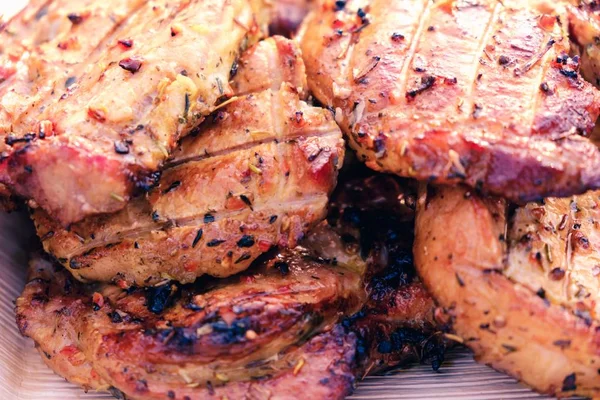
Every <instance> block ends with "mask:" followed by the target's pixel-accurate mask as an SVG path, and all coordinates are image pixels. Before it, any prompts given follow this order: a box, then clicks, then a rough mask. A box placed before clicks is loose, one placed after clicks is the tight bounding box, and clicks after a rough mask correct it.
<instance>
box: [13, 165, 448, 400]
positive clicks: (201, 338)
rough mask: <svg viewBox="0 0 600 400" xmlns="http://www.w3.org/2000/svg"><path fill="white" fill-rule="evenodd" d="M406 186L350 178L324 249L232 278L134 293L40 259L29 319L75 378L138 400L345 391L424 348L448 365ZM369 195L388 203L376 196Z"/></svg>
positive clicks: (322, 232) (323, 395) (33, 332)
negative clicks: (417, 266) (417, 257)
mask: <svg viewBox="0 0 600 400" xmlns="http://www.w3.org/2000/svg"><path fill="white" fill-rule="evenodd" d="M365 189H368V190H365ZM404 190H405V188H404V187H403V186H401V185H400V184H399V182H398V181H395V180H394V179H390V178H387V177H382V178H378V177H376V178H368V179H366V180H364V179H355V180H354V181H351V182H347V183H346V184H344V185H342V187H341V188H340V190H339V191H338V194H337V195H336V196H335V197H336V198H335V200H334V204H335V205H334V206H333V207H332V214H331V218H330V221H331V224H332V226H327V225H326V224H324V225H322V226H320V227H319V229H318V231H316V232H314V233H313V234H312V235H311V236H310V240H309V242H307V243H306V245H307V246H308V248H309V249H312V250H307V249H303V248H298V249H295V250H288V251H284V252H279V253H275V254H270V255H269V256H268V257H265V258H264V259H263V260H262V261H259V262H257V263H256V264H255V265H254V266H253V268H252V269H251V270H248V271H247V272H245V273H243V274H241V275H239V276H236V277H231V278H228V279H225V280H215V279H210V280H207V279H203V280H199V281H198V282H196V283H195V284H189V285H183V286H181V285H176V284H172V283H168V284H165V285H161V286H155V287H151V288H146V289H129V290H123V289H121V288H119V287H118V286H115V285H97V284H96V285H84V284H82V283H80V282H77V281H74V280H73V279H72V276H71V275H70V274H69V273H68V272H67V271H65V270H64V269H62V268H61V267H58V266H57V265H56V264H52V262H50V261H47V260H45V259H44V258H40V257H34V258H33V260H32V262H31V268H30V276H29V283H28V284H27V286H26V288H25V290H24V292H23V294H22V296H21V297H20V298H19V299H18V300H17V321H18V323H19V327H20V329H21V332H22V333H23V334H24V335H26V336H29V337H31V338H32V339H33V340H34V341H35V342H36V345H37V348H38V350H39V351H40V354H41V356H42V358H43V359H44V361H45V362H46V363H47V364H48V365H49V366H50V367H51V368H52V369H53V370H54V371H56V372H57V373H58V374H60V375H61V376H63V377H65V378H66V379H68V380H69V381H70V382H73V383H75V384H78V385H80V386H82V387H84V388H85V389H88V390H90V389H91V390H101V391H109V392H111V393H112V394H114V395H115V396H117V397H126V398H131V399H164V398H177V399H186V398H189V399H201V398H205V397H208V396H215V397H216V398H223V397H227V398H232V399H234V398H242V397H244V396H246V395H251V396H254V397H256V398H272V399H292V398H296V397H297V393H298V392H299V391H300V390H301V391H302V392H303V393H305V394H307V395H309V396H311V397H312V398H315V399H342V398H344V397H345V396H346V395H348V394H350V393H351V392H352V391H353V389H354V386H355V384H356V382H357V381H358V379H360V378H362V377H363V376H364V375H365V374H366V373H369V372H375V371H380V370H382V369H385V368H388V367H391V366H394V365H398V364H400V363H404V362H407V361H409V360H415V359H416V360H421V359H423V360H425V359H429V360H431V361H432V362H433V363H434V367H439V362H440V361H441V360H443V351H444V342H443V340H442V338H441V336H440V335H438V334H437V332H436V323H435V322H434V320H433V314H434V310H433V301H432V299H431V298H430V297H429V296H428V295H427V293H426V292H425V291H424V290H423V288H422V285H421V284H420V283H419V282H418V280H416V279H415V278H414V271H413V270H412V264H411V259H410V257H409V254H410V247H411V238H412V229H411V227H412V223H411V218H412V210H411V209H410V208H408V207H405V206H403V205H401V204H400V202H399V201H398V196H400V195H402V194H403V192H404ZM369 193H371V194H372V195H374V196H375V197H376V199H378V200H380V201H381V202H379V203H372V202H368V203H366V202H364V199H366V198H369ZM394 202H396V204H395V205H394V208H393V209H387V210H386V209H385V208H383V207H382V205H383V204H385V205H390V204H394ZM386 213H387V214H386ZM375 215H380V218H379V219H378V221H379V225H378V227H380V228H382V229H381V230H377V229H373V228H374V225H370V224H371V219H370V217H373V216H375ZM384 215H387V218H384ZM367 226H368V228H367ZM406 228H408V229H406ZM342 232H343V233H342ZM365 234H367V235H368V237H366V236H364V235H365ZM349 237H353V238H354V240H355V241H356V242H355V243H365V244H366V246H367V247H361V246H355V245H351V244H350V242H349V241H348V239H349ZM343 238H345V239H343ZM314 252H316V253H317V254H323V255H325V254H326V255H327V256H328V257H335V259H336V260H340V261H339V262H337V263H336V262H334V259H333V258H327V259H325V258H322V257H318V256H316V255H315V253H314ZM361 253H363V256H364V257H365V260H366V261H363V258H362V257H361V255H360V254H361ZM383 303H385V304H386V307H384V308H380V306H381V304H383Z"/></svg>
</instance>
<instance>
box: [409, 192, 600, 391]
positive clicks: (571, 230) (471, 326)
mask: <svg viewBox="0 0 600 400" xmlns="http://www.w3.org/2000/svg"><path fill="white" fill-rule="evenodd" d="M599 195H600V193H598V192H589V193H587V194H585V195H581V196H575V197H573V198H567V199H547V200H545V201H544V202H541V203H530V204H527V205H526V206H524V207H519V208H516V209H513V208H512V207H508V208H507V205H506V203H505V202H504V201H502V200H497V199H490V198H482V197H479V196H476V195H474V194H473V193H471V192H469V191H468V190H467V189H463V188H458V187H456V188H451V187H438V188H430V189H429V190H428V191H427V192H423V194H422V196H421V197H420V198H419V201H418V210H417V222H416V240H415V247H414V249H415V263H416V266H417V270H418V272H419V274H420V276H421V277H422V279H423V281H424V283H425V285H426V286H427V288H428V289H429V290H430V291H431V293H432V295H433V296H434V297H435V298H436V299H437V300H438V302H439V304H440V305H441V306H442V307H444V309H445V311H446V313H447V318H448V320H449V321H450V322H451V323H452V324H453V326H454V329H455V331H456V333H457V334H458V335H459V336H460V337H461V338H462V339H463V340H464V343H465V344H466V345H467V346H469V347H470V348H471V349H473V351H474V352H475V356H476V357H477V359H478V360H479V361H481V362H483V363H486V364H489V365H491V366H492V367H494V368H496V369H498V370H501V371H504V372H507V373H509V374H511V375H513V376H514V377H516V378H518V379H520V380H522V381H523V382H525V383H527V384H528V385H530V386H532V387H534V388H535V389H536V390H538V391H540V392H543V393H547V394H550V395H554V396H560V397H564V396H572V395H575V394H578V395H582V396H586V397H587V396H589V397H592V398H596V397H598V396H600V378H599V374H598V365H600V319H599V314H598V311H599V309H598V305H599V304H600V302H599V301H598V296H599V293H600V291H599V290H598V289H599V280H598V276H599V274H600V270H599V268H598V260H599V259H600V252H599V251H600V240H599V237H600V236H599V234H598V227H597V222H598V217H599V216H598V206H599V204H600V201H599Z"/></svg>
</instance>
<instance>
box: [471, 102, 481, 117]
mask: <svg viewBox="0 0 600 400" xmlns="http://www.w3.org/2000/svg"><path fill="white" fill-rule="evenodd" d="M482 111H483V106H481V105H479V104H477V103H475V104H474V105H473V118H475V119H477V118H479V117H480V116H481V112H482Z"/></svg>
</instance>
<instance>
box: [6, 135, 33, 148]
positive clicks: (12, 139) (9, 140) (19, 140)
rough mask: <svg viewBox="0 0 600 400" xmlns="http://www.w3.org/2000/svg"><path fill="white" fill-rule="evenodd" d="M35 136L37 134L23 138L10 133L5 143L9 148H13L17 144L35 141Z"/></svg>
mask: <svg viewBox="0 0 600 400" xmlns="http://www.w3.org/2000/svg"><path fill="white" fill-rule="evenodd" d="M35 136H36V135H35V133H26V134H24V135H23V136H21V137H19V136H17V135H15V134H13V133H9V134H8V135H6V139H4V142H5V143H6V144H7V145H8V146H12V145H14V144H16V143H29V142H31V141H32V140H33V139H35Z"/></svg>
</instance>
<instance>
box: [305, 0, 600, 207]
mask: <svg viewBox="0 0 600 400" xmlns="http://www.w3.org/2000/svg"><path fill="white" fill-rule="evenodd" d="M529 3H531V4H529ZM538 3H540V2H521V1H493V0H475V1H462V0H447V1H432V0H420V1H419V0H400V1H394V2H392V3H390V2H389V1H384V0H349V1H333V0H326V1H323V2H322V4H321V6H320V7H318V8H317V9H315V10H314V11H313V12H312V13H311V14H309V16H308V17H307V19H306V20H305V22H304V27H303V28H302V29H301V33H300V40H301V48H302V51H303V56H304V59H305V62H306V66H307V73H308V83H309V88H310V90H311V91H312V92H313V93H314V95H315V97H316V98H317V99H318V100H319V101H321V102H322V103H323V104H324V105H326V106H328V107H331V108H333V109H334V110H335V113H336V121H337V122H338V123H339V124H340V126H341V127H342V129H343V130H344V131H345V133H346V135H347V137H348V140H349V142H350V145H351V146H352V148H353V149H355V150H356V151H357V153H358V155H359V157H360V158H361V159H363V160H364V161H365V162H366V164H367V165H368V166H369V167H371V168H373V169H375V170H378V171H384V172H392V173H396V174H399V175H401V176H405V177H412V178H416V179H419V180H425V181H430V182H439V183H446V184H456V183H461V182H462V183H465V184H467V185H469V186H471V187H473V188H477V189H478V190H480V191H482V192H487V193H493V194H497V195H501V196H504V197H506V198H509V199H512V200H516V201H527V200H531V199H539V198H542V197H545V196H549V195H556V196H558V195H571V194H574V193H581V192H584V191H585V190H586V189H588V188H596V187H599V186H600V151H599V150H598V149H597V148H596V146H594V145H593V144H592V143H590V141H589V140H588V139H586V136H587V135H588V134H589V133H590V131H591V130H592V128H593V127H594V122H595V121H596V118H597V117H598V112H599V105H600V96H599V92H598V91H597V90H596V89H595V88H594V87H593V86H592V85H591V84H589V83H587V82H585V81H584V80H582V79H581V77H580V75H579V73H578V69H579V61H580V60H579V58H578V57H573V58H570V57H569V55H568V52H569V39H568V35H567V28H568V24H567V21H568V18H567V15H566V14H565V13H564V12H563V11H564V8H562V9H561V8H557V11H553V12H552V13H549V14H546V13H545V12H547V10H546V8H548V7H542V6H541V5H539V4H538ZM541 10H543V11H541Z"/></svg>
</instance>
